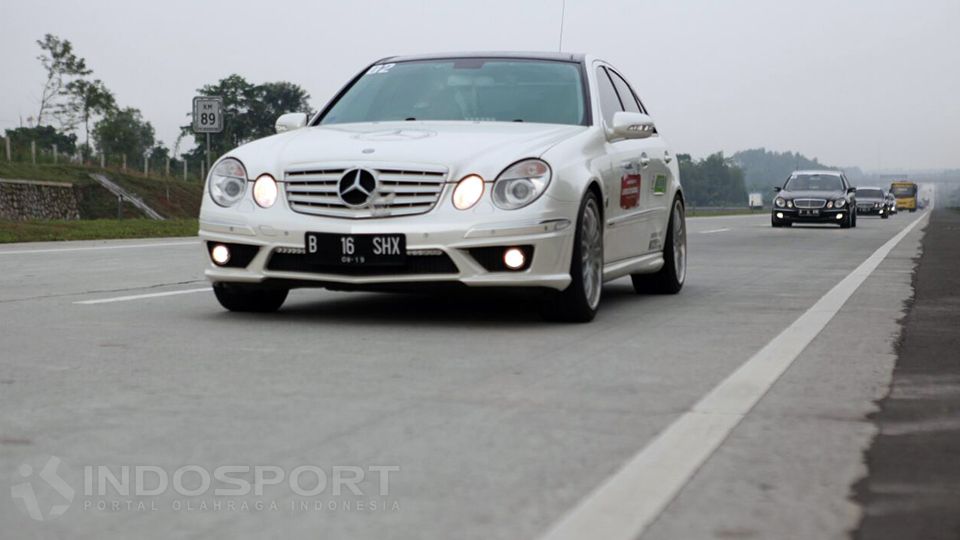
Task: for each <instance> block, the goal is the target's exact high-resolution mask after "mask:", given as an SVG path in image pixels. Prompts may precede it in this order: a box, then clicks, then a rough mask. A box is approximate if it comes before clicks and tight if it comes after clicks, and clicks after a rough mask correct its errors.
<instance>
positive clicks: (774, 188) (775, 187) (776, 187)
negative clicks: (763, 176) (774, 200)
mask: <svg viewBox="0 0 960 540" xmlns="http://www.w3.org/2000/svg"><path fill="white" fill-rule="evenodd" d="M781 189H783V188H781V187H780V186H773V191H775V192H777V193H780V190H781Z"/></svg>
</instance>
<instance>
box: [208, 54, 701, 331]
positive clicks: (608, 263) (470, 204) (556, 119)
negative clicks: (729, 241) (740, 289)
mask: <svg viewBox="0 0 960 540" xmlns="http://www.w3.org/2000/svg"><path fill="white" fill-rule="evenodd" d="M276 128H277V131H278V134H277V135H273V136H271V137H266V138H264V139H260V140H257V141H253V142H250V143H248V144H245V145H243V146H240V147H238V148H235V149H233V150H231V151H229V152H227V153H226V155H224V156H223V157H222V158H220V159H219V160H218V161H217V163H216V164H215V165H214V166H213V167H212V168H211V172H210V174H209V176H208V178H207V189H206V190H205V193H204V197H203V204H202V207H201V209H200V236H201V238H202V239H203V242H204V245H205V247H206V252H207V261H206V270H205V275H206V277H207V278H208V279H209V280H210V281H212V282H213V292H214V294H215V295H216V297H217V300H218V301H219V302H220V304H221V305H222V306H223V307H225V308H226V309H228V310H231V311H254V312H271V311H276V310H277V309H279V308H280V307H281V305H282V304H283V302H284V300H285V299H286V297H287V292H288V291H289V290H290V289H292V288H296V287H325V288H329V289H335V290H397V289H403V290H407V289H411V288H412V289H425V288H431V289H435V288H438V287H442V286H446V287H452V288H459V287H512V288H525V289H530V290H535V291H538V293H539V294H538V296H539V297H540V299H541V300H542V310H541V311H542V314H543V316H544V317H545V318H547V319H551V320H565V321H581V322H583V321H589V320H591V319H592V318H593V317H594V315H595V313H596V311H597V308H598V306H599V305H600V297H601V293H602V288H603V282H604V281H607V280H611V279H617V278H620V277H624V276H630V277H631V279H632V281H633V285H634V288H635V290H636V291H637V292H654V293H666V294H673V293H677V292H679V291H680V289H681V288H682V287H683V283H684V280H685V278H686V269H687V232H686V221H685V211H684V197H683V192H682V189H681V187H680V172H679V169H678V165H677V160H676V159H675V156H674V153H673V149H672V148H671V147H670V146H669V145H668V144H667V142H666V140H665V139H664V138H663V137H662V136H661V135H660V134H659V133H658V132H657V129H656V127H655V125H654V121H653V119H652V118H651V117H650V116H648V115H647V111H646V108H645V107H644V105H643V104H642V103H641V101H640V99H639V98H638V97H637V94H636V92H634V90H633V89H632V88H631V86H630V85H629V84H628V83H627V81H626V79H624V78H623V76H621V75H620V73H619V72H618V71H617V70H616V69H614V68H613V66H611V65H610V64H608V63H606V62H604V61H603V60H601V59H599V58H596V57H593V56H585V55H576V54H561V53H532V54H531V53H499V52H498V53H464V54H442V55H430V56H404V57H389V58H384V59H382V60H378V61H376V62H374V63H373V64H370V65H368V66H366V67H365V68H363V70H361V71H360V72H359V73H357V75H356V76H354V77H353V79H352V80H351V81H350V82H349V83H348V84H347V85H346V86H345V87H344V88H343V89H342V90H341V91H340V92H339V93H338V94H337V95H336V97H335V98H334V99H333V100H332V101H331V102H330V103H328V104H327V105H326V106H325V107H323V109H322V110H321V111H320V112H319V113H317V114H315V115H314V116H313V117H312V118H308V116H307V115H306V114H304V113H289V114H285V115H283V116H281V117H280V118H279V119H278V120H277V123H276Z"/></svg>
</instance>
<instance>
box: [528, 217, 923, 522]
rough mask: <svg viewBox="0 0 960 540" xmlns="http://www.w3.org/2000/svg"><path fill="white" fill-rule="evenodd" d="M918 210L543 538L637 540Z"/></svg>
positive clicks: (880, 258) (906, 231) (909, 228)
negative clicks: (893, 234) (878, 246)
mask: <svg viewBox="0 0 960 540" xmlns="http://www.w3.org/2000/svg"><path fill="white" fill-rule="evenodd" d="M928 216H929V212H927V213H925V214H924V215H922V216H919V217H918V218H917V219H915V220H914V221H913V222H912V223H910V224H909V225H908V226H906V227H905V228H904V229H903V230H902V231H900V232H899V233H897V235H895V236H894V237H893V238H891V239H890V240H888V241H887V242H886V243H885V244H883V246H881V247H880V248H879V249H877V250H876V251H875V252H874V253H873V254H872V255H871V256H870V257H868V258H867V259H866V260H865V261H864V262H863V263H861V264H860V265H859V266H858V267H857V268H856V269H854V270H853V271H852V272H850V273H849V274H848V275H847V276H846V277H845V278H843V279H842V280H841V281H840V282H839V283H838V284H837V285H835V286H834V287H833V288H832V289H830V291H829V292H827V293H826V294H825V295H823V296H822V297H821V298H820V300H818V301H817V303H816V304H814V305H813V306H812V307H811V308H810V309H808V310H807V311H806V312H805V313H804V314H803V315H801V316H800V317H799V318H798V319H797V320H796V321H794V322H793V323H792V324H791V325H790V326H788V327H787V328H786V329H784V330H783V331H782V332H781V333H780V334H779V335H778V336H777V337H775V338H773V339H772V340H771V341H770V342H769V343H767V344H766V346H764V347H763V348H762V349H760V351H758V352H757V353H756V354H754V355H753V356H752V357H751V358H750V359H749V360H747V361H746V362H745V363H743V364H742V365H741V366H740V367H739V368H737V369H736V370H735V371H734V372H733V373H731V374H730V375H729V376H727V378H726V379H724V380H723V381H722V382H721V383H720V384H718V385H717V386H716V387H714V388H713V389H712V390H711V391H710V392H709V393H707V394H706V395H705V396H704V397H703V398H701V399H700V401H698V402H697V403H696V404H695V405H694V406H693V407H692V408H691V409H690V410H689V411H688V412H685V413H683V414H682V415H680V417H679V418H677V419H676V420H675V421H674V422H673V423H671V424H670V425H669V426H667V428H666V429H664V430H663V431H662V432H660V433H659V434H658V435H657V436H656V437H654V439H653V440H652V441H651V442H650V443H649V444H648V445H647V446H645V447H644V448H642V449H641V450H640V451H639V452H638V453H637V454H635V455H634V456H633V457H632V458H630V460H629V461H627V463H626V464H625V465H624V466H623V467H622V468H621V469H620V470H619V471H617V472H616V473H614V474H613V475H612V476H610V477H609V478H607V479H606V480H605V481H604V482H603V483H602V484H601V485H600V486H599V487H598V488H597V489H595V490H594V491H593V492H592V493H590V494H589V495H587V496H586V497H585V498H584V499H582V500H581V501H580V502H579V503H578V504H577V505H576V506H575V507H574V508H573V509H572V510H571V511H570V512H569V513H568V514H566V515H565V516H563V517H562V518H561V519H560V520H559V521H558V522H557V523H556V524H554V526H553V527H551V528H550V530H549V531H548V532H547V533H546V534H545V535H544V536H543V537H542V538H543V539H544V540H561V539H564V540H565V539H571V540H573V539H582V538H604V539H607V540H617V539H622V540H628V539H629V540H633V539H636V538H638V537H639V536H640V535H642V534H643V532H644V531H645V530H646V529H647V527H649V526H650V524H651V523H653V522H654V520H656V519H657V517H658V516H659V515H660V513H661V512H663V510H664V509H666V507H667V505H669V504H670V502H671V501H672V500H673V499H674V498H675V497H676V496H677V494H678V493H679V492H680V490H681V489H683V487H684V486H685V485H686V484H687V482H689V481H690V479H691V478H692V477H693V475H694V474H696V472H697V470H699V468H700V467H701V466H702V465H703V464H704V463H705V462H706V461H707V459H709V458H710V456H711V455H712V454H713V453H714V451H716V449H717V448H718V447H719V446H720V445H721V444H722V443H723V441H724V440H725V439H726V438H727V436H728V435H729V434H730V432H732V431H733V429H734V428H735V427H737V425H738V424H739V423H740V421H741V420H743V418H744V417H745V416H746V414H747V413H748V412H750V410H751V409H752V408H753V407H754V405H756V404H757V402H758V401H760V399H761V398H762V397H763V396H764V395H765V394H766V393H767V391H768V390H769V389H770V387H772V386H773V384H774V383H775V382H776V381H777V379H779V378H780V376H781V375H782V374H783V373H784V372H785V371H786V370H787V368H789V367H790V365H791V364H792V363H793V361H794V360H796V358H797V357H798V356H799V355H800V353H801V352H803V350H804V349H805V348H806V347H807V345H809V344H810V342H811V341H813V339H814V338H816V337H817V335H818V334H819V333H820V331H821V330H823V328H824V327H825V326H826V325H827V323H829V322H830V320H831V319H833V317H834V316H835V315H836V314H837V312H839V311H840V308H842V307H843V305H844V304H845V303H846V301H847V300H848V299H849V298H850V296H851V295H853V293H854V292H855V291H856V290H857V289H858V288H859V287H860V285H861V284H863V282H864V281H866V279H867V278H868V277H869V276H870V274H872V273H873V271H874V270H875V269H876V268H877V266H879V265H880V263H881V262H882V261H883V259H884V258H885V257H886V256H887V255H888V254H889V253H890V251H891V250H893V248H894V247H895V246H896V245H897V244H898V243H899V242H900V241H901V240H902V239H903V238H904V237H905V236H906V235H907V234H909V233H910V231H912V230H913V229H914V227H916V226H917V224H919V223H920V222H921V221H923V220H924V219H926V218H927V217H928Z"/></svg>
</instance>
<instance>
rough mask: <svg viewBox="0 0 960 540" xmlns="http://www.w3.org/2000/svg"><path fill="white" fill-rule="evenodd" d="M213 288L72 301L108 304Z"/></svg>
mask: <svg viewBox="0 0 960 540" xmlns="http://www.w3.org/2000/svg"><path fill="white" fill-rule="evenodd" d="M212 290H213V289H212V288H210V287H204V288H202V289H187V290H185V291H168V292H158V293H150V294H134V295H131V296H117V297H116V298H101V299H100V300H82V301H80V302H74V304H81V305H85V306H89V305H92V304H109V303H111V302H128V301H130V300H142V299H144V298H159V297H161V296H174V295H178V294H190V293H198V292H208V291H212Z"/></svg>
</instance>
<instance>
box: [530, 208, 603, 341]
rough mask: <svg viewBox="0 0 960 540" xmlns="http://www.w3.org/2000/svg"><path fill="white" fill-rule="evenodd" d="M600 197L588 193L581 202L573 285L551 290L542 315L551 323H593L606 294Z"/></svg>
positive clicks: (571, 261) (575, 243)
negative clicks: (604, 290)
mask: <svg viewBox="0 0 960 540" xmlns="http://www.w3.org/2000/svg"><path fill="white" fill-rule="evenodd" d="M602 219H603V218H602V217H601V214H600V203H599V201H598V200H597V196H596V195H595V194H594V193H593V192H592V191H588V192H587V195H586V196H585V197H584V198H583V201H582V202H581V203H580V213H579V215H578V217H577V230H576V233H575V234H574V238H573V254H572V256H571V257H570V285H568V286H567V288H566V289H564V290H563V291H560V292H557V291H550V292H549V293H547V297H546V298H545V299H544V302H543V305H542V307H541V311H540V313H541V315H542V316H543V318H544V319H547V320H550V321H564V322H590V321H592V320H593V318H594V317H595V316H596V315H597V308H598V307H599V306H600V295H601V293H602V291H603V221H602Z"/></svg>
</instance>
